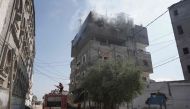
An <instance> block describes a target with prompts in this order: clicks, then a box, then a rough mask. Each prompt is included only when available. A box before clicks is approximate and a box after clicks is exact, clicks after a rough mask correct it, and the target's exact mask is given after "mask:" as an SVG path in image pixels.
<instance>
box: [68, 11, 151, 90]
mask: <svg viewBox="0 0 190 109" xmlns="http://www.w3.org/2000/svg"><path fill="white" fill-rule="evenodd" d="M148 45H149V41H148V34H147V29H146V28H145V27H143V26H141V25H135V24H134V23H133V19H131V18H130V17H128V16H126V15H125V14H122V13H121V14H118V15H117V16H116V17H114V18H107V17H106V16H102V15H99V14H97V13H95V12H90V13H89V15H88V16H87V18H86V20H85V21H84V23H83V25H81V28H80V30H79V32H78V33H77V34H76V36H75V38H74V39H73V40H72V50H71V57H72V58H73V60H72V62H71V74H70V87H69V90H70V91H71V92H75V90H78V89H80V85H81V81H82V79H83V78H84V76H85V74H86V71H87V69H88V68H89V67H90V66H92V65H94V64H95V63H96V62H98V61H100V60H102V61H106V60H122V61H125V62H132V63H133V64H134V65H135V66H137V67H138V68H140V69H141V70H142V72H143V80H145V81H149V74H150V73H152V72H153V69H152V61H151V55H150V53H149V52H147V51H146V47H147V46H148Z"/></svg>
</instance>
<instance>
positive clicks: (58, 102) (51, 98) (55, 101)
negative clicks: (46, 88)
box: [43, 90, 68, 109]
mask: <svg viewBox="0 0 190 109" xmlns="http://www.w3.org/2000/svg"><path fill="white" fill-rule="evenodd" d="M67 96H68V92H66V91H63V92H62V93H59V92H58V91H57V90H53V91H52V92H51V93H49V94H45V95H44V97H43V99H44V101H43V109H67V101H68V100H67Z"/></svg>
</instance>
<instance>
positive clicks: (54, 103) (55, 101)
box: [47, 97, 61, 107]
mask: <svg viewBox="0 0 190 109" xmlns="http://www.w3.org/2000/svg"><path fill="white" fill-rule="evenodd" d="M47 106H48V107H61V97H48V98H47Z"/></svg>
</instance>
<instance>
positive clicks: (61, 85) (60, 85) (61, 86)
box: [56, 83, 64, 94]
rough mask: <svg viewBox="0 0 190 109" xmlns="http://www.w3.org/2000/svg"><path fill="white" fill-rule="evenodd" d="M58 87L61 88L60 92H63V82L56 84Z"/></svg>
mask: <svg viewBox="0 0 190 109" xmlns="http://www.w3.org/2000/svg"><path fill="white" fill-rule="evenodd" d="M56 87H57V88H59V93H60V94H61V93H62V92H63V88H64V87H63V84H62V83H59V86H56Z"/></svg>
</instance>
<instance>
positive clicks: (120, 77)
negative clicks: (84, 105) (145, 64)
mask: <svg viewBox="0 0 190 109" xmlns="http://www.w3.org/2000/svg"><path fill="white" fill-rule="evenodd" d="M82 87H83V88H84V90H85V91H87V92H88V99H90V100H92V101H94V102H96V103H98V104H103V107H104V109H114V108H115V107H116V105H118V104H121V103H123V102H127V103H129V102H131V100H132V99H133V98H134V97H135V96H136V95H138V94H140V92H141V90H142V89H143V82H142V81H141V72H140V70H137V68H136V67H135V66H134V65H132V64H126V63H123V62H107V63H99V64H98V65H95V66H93V67H91V68H90V69H89V70H88V74H87V75H86V77H85V78H84V80H83V82H82ZM100 107H101V106H100Z"/></svg>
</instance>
